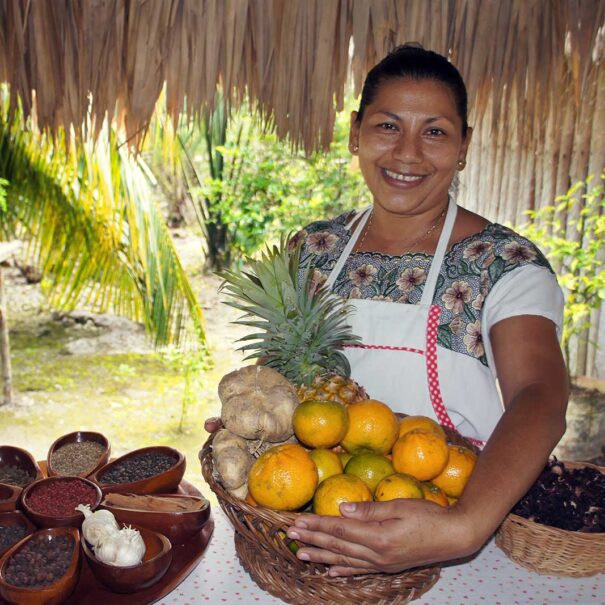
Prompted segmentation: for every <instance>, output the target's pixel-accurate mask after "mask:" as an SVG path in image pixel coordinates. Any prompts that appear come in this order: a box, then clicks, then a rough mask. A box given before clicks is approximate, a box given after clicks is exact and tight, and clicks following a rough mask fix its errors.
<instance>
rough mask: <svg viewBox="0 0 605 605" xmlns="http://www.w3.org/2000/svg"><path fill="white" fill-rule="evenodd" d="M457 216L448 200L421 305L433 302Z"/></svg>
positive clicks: (455, 210) (455, 207) (455, 206)
mask: <svg viewBox="0 0 605 605" xmlns="http://www.w3.org/2000/svg"><path fill="white" fill-rule="evenodd" d="M457 214H458V206H457V205H456V202H455V201H454V200H453V199H452V198H450V201H449V205H448V209H447V214H446V216H445V223H444V224H443V230H442V231H441V235H440V237H439V243H438V244H437V249H436V250H435V256H433V261H432V262H431V268H430V270H429V275H428V277H427V278H426V283H425V284H424V289H423V291H422V298H421V299H420V304H421V305H430V304H431V303H432V302H433V297H434V296H435V288H436V287H437V278H438V277H439V272H440V271H441V265H442V264H443V259H444V258H445V252H446V250H447V245H448V243H449V241H450V237H451V235H452V231H453V229H454V223H455V222H456V215H457Z"/></svg>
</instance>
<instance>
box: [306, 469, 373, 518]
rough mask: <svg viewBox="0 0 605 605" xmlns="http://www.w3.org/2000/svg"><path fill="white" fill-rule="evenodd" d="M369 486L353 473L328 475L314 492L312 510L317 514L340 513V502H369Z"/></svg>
mask: <svg viewBox="0 0 605 605" xmlns="http://www.w3.org/2000/svg"><path fill="white" fill-rule="evenodd" d="M371 501H372V494H371V493H370V488H369V487H368V486H367V485H366V484H365V483H364V482H363V481H362V480H361V479H359V477H355V476H354V475H344V474H342V475H334V476H332V477H328V478H327V479H326V480H325V481H324V482H323V483H322V484H321V485H320V486H319V487H318V488H317V491H316V492H315V496H314V497H313V512H314V513H316V514H317V515H333V516H336V517H338V516H339V515H340V504H341V503H342V502H371Z"/></svg>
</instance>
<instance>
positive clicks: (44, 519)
mask: <svg viewBox="0 0 605 605" xmlns="http://www.w3.org/2000/svg"><path fill="white" fill-rule="evenodd" d="M73 481H79V482H82V483H85V484H86V485H88V486H90V487H92V488H93V489H94V490H95V493H96V498H95V501H94V502H93V503H92V504H91V505H90V509H91V510H95V508H97V506H99V504H100V502H101V499H102V497H103V494H102V493H101V490H100V489H99V486H98V485H97V484H96V483H93V482H92V481H89V480H88V479H84V478H83V477H47V478H46V479H39V480H38V481H34V482H33V483H30V484H29V485H28V486H27V487H26V488H25V489H24V490H23V492H22V493H21V499H20V502H21V507H22V508H23V511H24V512H25V514H26V515H27V516H28V517H29V518H30V519H31V520H32V521H33V522H34V523H35V524H36V525H38V526H39V527H80V526H81V525H82V521H84V515H83V513H81V512H80V511H76V510H74V513H73V515H64V516H62V515H47V514H45V513H42V512H39V511H37V510H36V509H34V508H32V506H31V504H30V500H29V498H30V496H31V494H32V493H33V492H34V490H36V489H37V488H38V487H40V486H41V485H48V484H50V483H68V482H73Z"/></svg>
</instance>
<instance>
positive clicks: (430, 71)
mask: <svg viewBox="0 0 605 605" xmlns="http://www.w3.org/2000/svg"><path fill="white" fill-rule="evenodd" d="M395 78H402V79H405V78H409V79H412V80H435V81H437V82H441V83H443V84H444V85H445V86H447V87H448V88H449V89H450V91H451V92H452V94H453V95H454V99H455V102H456V109H457V111H458V115H459V116H460V119H461V120H462V136H466V131H467V129H468V95H467V92H466V86H465V85H464V80H463V79H462V76H461V75H460V72H459V71H458V70H457V69H456V68H455V67H454V66H453V65H452V64H451V63H450V62H449V61H448V60H447V59H446V58H445V57H444V56H442V55H440V54H438V53H436V52H433V51H432V50H426V49H424V48H423V47H422V46H421V45H420V44H416V43H408V44H403V45H402V46H398V47H397V48H395V49H394V50H392V51H391V52H390V53H389V54H388V55H387V56H386V57H384V59H382V61H380V63H377V64H376V65H374V67H372V69H371V70H370V71H369V73H368V75H367V77H366V80H365V82H364V85H363V90H362V92H361V101H360V103H359V111H358V112H357V121H358V122H361V120H362V119H363V114H364V111H365V109H366V107H367V106H368V105H369V104H370V103H371V102H372V101H373V100H374V98H375V97H376V95H377V93H378V89H379V88H380V86H381V85H382V84H383V83H384V82H387V81H388V80H392V79H395Z"/></svg>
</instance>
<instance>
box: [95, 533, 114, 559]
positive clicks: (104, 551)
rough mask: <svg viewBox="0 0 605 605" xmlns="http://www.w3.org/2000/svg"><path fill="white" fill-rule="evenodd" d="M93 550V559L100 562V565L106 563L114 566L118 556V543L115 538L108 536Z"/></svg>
mask: <svg viewBox="0 0 605 605" xmlns="http://www.w3.org/2000/svg"><path fill="white" fill-rule="evenodd" d="M116 535H117V534H116ZM94 550H95V557H96V558H97V559H98V560H99V561H101V563H107V564H108V565H115V564H116V562H115V561H116V557H117V556H118V542H117V540H116V536H109V537H107V538H106V539H105V540H102V541H101V542H99V543H97V545H96V546H95V547H94Z"/></svg>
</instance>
